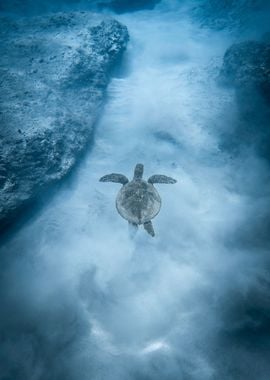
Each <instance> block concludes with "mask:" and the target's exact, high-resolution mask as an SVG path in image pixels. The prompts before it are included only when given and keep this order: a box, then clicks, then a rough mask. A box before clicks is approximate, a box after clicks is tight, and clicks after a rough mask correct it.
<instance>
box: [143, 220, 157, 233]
mask: <svg viewBox="0 0 270 380" xmlns="http://www.w3.org/2000/svg"><path fill="white" fill-rule="evenodd" d="M143 226H144V229H145V230H146V231H147V232H148V233H149V234H150V235H151V236H155V231H154V228H153V224H152V222H151V220H149V222H145V223H143Z"/></svg>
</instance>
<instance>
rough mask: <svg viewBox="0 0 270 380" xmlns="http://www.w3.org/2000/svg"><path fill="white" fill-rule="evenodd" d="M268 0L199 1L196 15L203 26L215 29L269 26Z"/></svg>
mask: <svg viewBox="0 0 270 380" xmlns="http://www.w3.org/2000/svg"><path fill="white" fill-rule="evenodd" d="M269 11H270V3H269V1H268V0H226V1H220V0H197V5H196V6H195V7H194V13H195V14H196V15H197V16H198V18H199V19H200V20H201V21H202V23H203V24H205V25H207V26H210V27H213V28H215V29H223V28H230V29H233V28H235V27H242V28H244V29H245V28H246V25H247V24H248V25H249V26H250V25H254V26H255V27H258V28H259V29H261V27H262V24H265V25H266V26H268V25H269V21H268V20H269Z"/></svg>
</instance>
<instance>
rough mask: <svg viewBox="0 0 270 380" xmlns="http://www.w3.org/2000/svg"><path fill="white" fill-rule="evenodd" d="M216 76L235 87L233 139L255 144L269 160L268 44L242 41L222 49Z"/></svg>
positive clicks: (269, 92)
mask: <svg viewBox="0 0 270 380" xmlns="http://www.w3.org/2000/svg"><path fill="white" fill-rule="evenodd" d="M219 79H220V81H221V83H223V84H226V85H230V86H233V87H234V88H235V94H236V100H237V105H238V112H239V123H238V125H237V127H236V129H235V132H234V135H235V136H234V142H235V141H237V140H238V141H239V142H240V141H241V143H247V144H248V145H252V146H254V147H255V149H256V150H257V152H258V153H259V154H260V155H261V156H263V157H264V158H266V159H267V160H268V161H270V124H269V120H270V44H269V43H267V42H259V41H245V42H241V43H237V44H234V45H232V46H231V47H230V48H229V49H228V50H227V51H226V53H225V55H224V59H223V65H222V68H221V71H220V76H219Z"/></svg>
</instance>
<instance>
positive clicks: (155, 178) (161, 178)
mask: <svg viewBox="0 0 270 380" xmlns="http://www.w3.org/2000/svg"><path fill="white" fill-rule="evenodd" d="M148 182H149V183H152V184H153V183H171V184H173V183H176V182H177V181H176V179H173V178H172V177H168V176H166V175H163V174H154V175H152V176H151V177H150V178H148Z"/></svg>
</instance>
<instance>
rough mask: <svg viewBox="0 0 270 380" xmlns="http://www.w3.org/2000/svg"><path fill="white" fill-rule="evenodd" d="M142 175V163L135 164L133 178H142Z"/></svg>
mask: <svg viewBox="0 0 270 380" xmlns="http://www.w3.org/2000/svg"><path fill="white" fill-rule="evenodd" d="M142 176H143V164H137V165H136V166H135V169H134V177H133V179H134V180H139V179H142Z"/></svg>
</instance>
